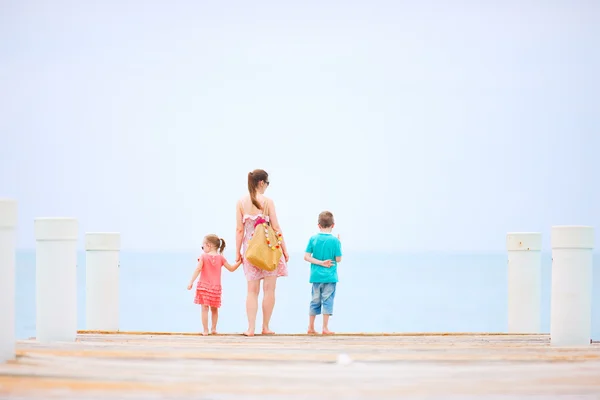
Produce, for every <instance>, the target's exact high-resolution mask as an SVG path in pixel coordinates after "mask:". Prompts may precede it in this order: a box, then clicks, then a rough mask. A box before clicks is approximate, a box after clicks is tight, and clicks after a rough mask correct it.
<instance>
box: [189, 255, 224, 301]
mask: <svg viewBox="0 0 600 400" xmlns="http://www.w3.org/2000/svg"><path fill="white" fill-rule="evenodd" d="M201 258H202V271H200V279H199V280H198V284H197V286H196V297H195V298H194V303H196V304H202V305H205V306H210V307H221V268H222V267H223V265H224V263H225V258H224V257H223V256H222V255H220V254H207V253H204V254H202V256H201ZM198 261H200V258H199V259H198Z"/></svg>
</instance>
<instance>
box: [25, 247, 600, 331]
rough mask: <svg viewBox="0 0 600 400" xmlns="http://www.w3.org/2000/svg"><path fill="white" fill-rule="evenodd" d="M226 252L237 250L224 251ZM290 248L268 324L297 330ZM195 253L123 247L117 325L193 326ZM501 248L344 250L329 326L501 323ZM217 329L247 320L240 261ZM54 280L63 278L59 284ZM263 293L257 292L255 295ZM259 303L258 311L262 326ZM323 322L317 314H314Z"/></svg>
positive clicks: (29, 288)
mask: <svg viewBox="0 0 600 400" xmlns="http://www.w3.org/2000/svg"><path fill="white" fill-rule="evenodd" d="M225 256H226V257H227V259H228V260H230V261H233V259H234V255H233V254H232V253H228V252H227V251H226V252H225ZM302 257H303V254H301V253H291V254H290V262H289V265H288V269H289V276H287V277H283V278H280V279H278V280H277V291H276V305H275V310H274V313H273V317H272V320H271V326H270V327H271V329H272V330H274V331H275V332H277V333H303V332H305V331H306V328H307V325H308V306H309V302H310V297H311V285H310V283H309V269H310V267H309V264H308V263H306V262H305V261H304V260H303V259H302ZM197 258H198V253H197V252H194V251H189V252H156V253H150V252H132V251H122V252H121V254H120V276H119V326H120V330H122V331H169V332H199V331H201V329H202V325H201V320H200V306H198V305H196V304H194V289H192V290H190V291H188V290H187V284H188V282H189V280H190V278H191V276H192V273H193V272H194V268H195V267H196V260H197ZM77 260H78V262H77V313H78V328H79V329H86V318H85V301H86V299H85V252H83V251H81V252H79V253H78V256H77ZM507 263H508V261H507V255H506V253H499V254H454V253H418V254H393V253H386V254H384V253H349V252H347V253H345V254H344V259H343V262H342V263H341V264H340V265H339V267H338V274H339V283H338V285H337V289H336V298H335V308H334V315H333V316H332V318H331V320H330V329H332V330H334V331H336V332H373V333H376V332H506V331H507V329H508V324H507V267H508V265H507ZM35 269H36V266H35V251H34V250H22V251H18V252H17V258H16V285H17V286H16V335H17V338H18V339H27V338H31V337H35V336H36V318H35V314H36V307H35V304H36V302H35V296H36V294H35ZM551 272H552V258H551V254H550V253H547V254H544V253H542V310H541V320H542V332H544V333H549V332H550V290H551ZM222 284H223V299H222V307H221V309H220V311H219V324H218V330H219V332H222V333H241V332H243V331H244V330H245V329H246V328H247V319H246V314H245V299H246V279H245V277H244V273H243V270H242V267H240V268H239V269H238V270H237V271H235V272H229V271H227V270H226V269H223V279H222ZM592 285H593V304H592V339H593V340H600V255H595V256H594V270H593V282H592ZM56 289H57V290H60V288H56ZM261 299H262V294H261V297H260V298H259V301H260V300H261ZM261 321H262V312H261V310H260V303H259V312H258V316H257V327H258V328H257V329H260V324H261ZM317 321H318V323H317V328H318V327H320V318H318V319H317Z"/></svg>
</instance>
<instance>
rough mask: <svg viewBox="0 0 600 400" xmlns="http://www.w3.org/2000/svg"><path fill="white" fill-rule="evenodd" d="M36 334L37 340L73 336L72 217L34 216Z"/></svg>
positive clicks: (70, 338)
mask: <svg viewBox="0 0 600 400" xmlns="http://www.w3.org/2000/svg"><path fill="white" fill-rule="evenodd" d="M34 230H35V240H36V245H35V253H36V254H35V258H36V263H35V271H36V273H35V278H36V282H35V283H36V285H35V288H36V338H37V340H38V341H39V342H41V343H49V342H55V341H74V340H75V337H76V336H77V230H78V224H77V219H75V218H36V219H35V222H34Z"/></svg>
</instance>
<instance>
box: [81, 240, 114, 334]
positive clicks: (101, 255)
mask: <svg viewBox="0 0 600 400" xmlns="http://www.w3.org/2000/svg"><path fill="white" fill-rule="evenodd" d="M120 247H121V236H120V235H119V234H118V233H109V232H98V233H87V234H86V235H85V250H86V253H85V260H86V261H85V264H86V272H85V275H86V278H85V295H86V300H85V301H86V303H85V314H86V327H87V329H89V330H102V331H118V330H119V249H120Z"/></svg>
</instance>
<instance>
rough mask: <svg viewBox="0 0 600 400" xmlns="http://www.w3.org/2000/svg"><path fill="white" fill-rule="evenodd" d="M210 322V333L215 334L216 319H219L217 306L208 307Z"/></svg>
mask: <svg viewBox="0 0 600 400" xmlns="http://www.w3.org/2000/svg"><path fill="white" fill-rule="evenodd" d="M210 314H211V315H210V322H211V325H212V327H211V329H210V333H212V334H213V335H216V334H217V321H219V309H218V308H217V307H211V308H210Z"/></svg>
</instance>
